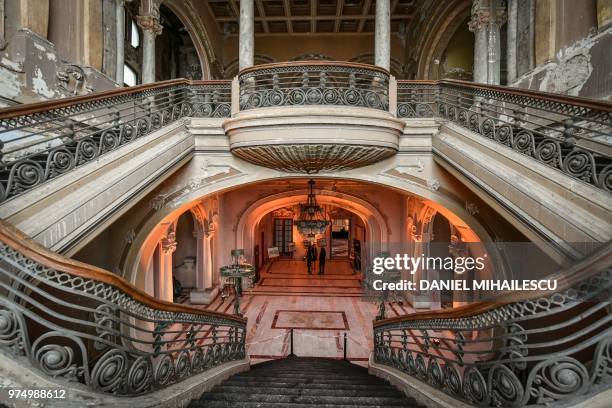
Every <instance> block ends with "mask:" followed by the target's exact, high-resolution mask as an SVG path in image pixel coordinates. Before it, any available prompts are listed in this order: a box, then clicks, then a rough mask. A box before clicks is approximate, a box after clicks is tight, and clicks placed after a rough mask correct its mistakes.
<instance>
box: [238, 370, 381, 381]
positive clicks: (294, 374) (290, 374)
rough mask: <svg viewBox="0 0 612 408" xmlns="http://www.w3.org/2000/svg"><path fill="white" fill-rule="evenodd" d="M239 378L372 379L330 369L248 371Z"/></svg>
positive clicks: (364, 375) (360, 374)
mask: <svg viewBox="0 0 612 408" xmlns="http://www.w3.org/2000/svg"><path fill="white" fill-rule="evenodd" d="M236 377H238V378H248V377H254V378H261V377H266V378H267V377H275V378H294V379H301V378H323V379H325V378H332V379H336V380H344V379H354V378H365V379H371V378H372V377H370V376H369V375H367V374H362V373H357V374H354V375H353V374H349V373H346V372H344V373H343V372H330V371H314V370H313V371H309V370H304V371H258V372H246V373H242V374H239V375H237V376H236Z"/></svg>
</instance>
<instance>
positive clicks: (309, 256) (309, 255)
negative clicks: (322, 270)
mask: <svg viewBox="0 0 612 408" xmlns="http://www.w3.org/2000/svg"><path fill="white" fill-rule="evenodd" d="M306 265H308V274H309V275H312V245H309V246H308V249H307V250H306Z"/></svg>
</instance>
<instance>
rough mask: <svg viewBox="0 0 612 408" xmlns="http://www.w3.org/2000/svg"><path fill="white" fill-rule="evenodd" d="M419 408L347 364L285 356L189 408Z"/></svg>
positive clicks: (231, 380) (216, 389)
mask: <svg viewBox="0 0 612 408" xmlns="http://www.w3.org/2000/svg"><path fill="white" fill-rule="evenodd" d="M204 407H206V408H215V407H218V408H224V407H232V408H255V407H257V408H266V407H269V408H277V407H283V408H285V407H286V408H301V407H309V408H314V407H317V408H327V407H329V408H342V407H345V408H359V407H381V408H385V407H413V408H422V407H421V406H419V404H418V403H417V402H416V401H415V400H414V399H413V398H410V397H407V396H405V395H404V394H403V393H402V392H400V391H399V390H397V389H396V388H394V387H393V386H391V384H389V383H388V382H387V381H385V380H383V379H381V378H378V377H375V376H372V375H370V374H368V371H367V369H366V368H364V367H360V366H357V365H354V364H351V363H349V362H346V361H340V360H333V359H323V358H299V357H289V358H284V359H280V360H271V361H266V362H263V363H261V364H257V365H255V366H253V367H252V368H251V370H250V371H247V372H244V373H239V374H236V375H234V376H232V377H230V378H229V379H227V380H225V381H224V382H222V383H221V384H219V385H217V386H216V387H214V388H213V389H212V390H211V391H209V392H206V393H204V394H202V396H201V397H200V398H199V399H197V400H194V401H192V402H191V404H190V405H189V408H204Z"/></svg>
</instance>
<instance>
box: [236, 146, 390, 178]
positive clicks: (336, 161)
mask: <svg viewBox="0 0 612 408" xmlns="http://www.w3.org/2000/svg"><path fill="white" fill-rule="evenodd" d="M232 153H233V154H234V155H235V156H237V157H240V158H241V159H243V160H246V161H248V162H250V163H253V164H257V165H260V166H264V167H269V168H272V169H276V170H281V171H286V172H289V173H307V174H313V173H319V172H327V171H342V170H349V169H355V168H358V167H363V166H368V165H370V164H374V163H378V162H380V161H382V160H385V159H387V158H389V157H391V156H393V155H394V154H395V153H396V150H395V149H392V148H389V147H378V146H355V145H340V144H329V145H325V144H288V145H264V146H249V147H240V148H235V149H232Z"/></svg>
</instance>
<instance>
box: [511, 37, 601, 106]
mask: <svg viewBox="0 0 612 408" xmlns="http://www.w3.org/2000/svg"><path fill="white" fill-rule="evenodd" d="M610 55H612V27H608V28H607V29H606V30H604V31H602V32H600V33H598V34H591V35H589V36H587V37H586V38H584V39H582V40H579V41H577V42H575V43H574V44H572V45H570V46H568V47H565V48H563V49H561V50H559V51H558V52H557V54H556V55H555V57H554V59H553V60H552V61H550V62H549V63H547V64H544V65H541V66H539V67H536V68H535V69H534V70H532V71H530V72H528V73H526V74H525V75H523V76H522V77H520V78H519V79H518V80H517V81H516V82H515V83H514V84H512V86H516V87H519V88H527V89H534V90H538V91H544V92H554V93H560V94H568V95H573V96H582V97H588V98H596V99H604V100H611V98H612V73H611V70H610V69H611V68H612V61H611V60H610Z"/></svg>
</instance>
